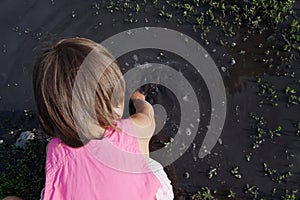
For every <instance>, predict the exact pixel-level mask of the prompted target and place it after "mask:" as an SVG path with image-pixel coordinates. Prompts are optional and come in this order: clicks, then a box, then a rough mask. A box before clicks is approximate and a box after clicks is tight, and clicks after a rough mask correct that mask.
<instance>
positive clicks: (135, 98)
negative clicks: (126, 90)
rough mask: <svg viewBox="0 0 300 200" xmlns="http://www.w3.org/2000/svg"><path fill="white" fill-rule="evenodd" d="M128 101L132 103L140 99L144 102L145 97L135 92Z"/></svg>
mask: <svg viewBox="0 0 300 200" xmlns="http://www.w3.org/2000/svg"><path fill="white" fill-rule="evenodd" d="M130 99H131V100H132V101H135V100H137V99H141V100H144V101H145V99H146V97H145V95H143V94H142V93H140V92H139V91H135V92H134V93H133V94H132V95H131V97H130Z"/></svg>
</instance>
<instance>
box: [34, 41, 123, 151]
mask: <svg viewBox="0 0 300 200" xmlns="http://www.w3.org/2000/svg"><path fill="white" fill-rule="evenodd" d="M86 58H87V59H86ZM99 75H100V76H99ZM95 84H96V85H95ZM33 88H34V95H35V100H36V104H37V108H38V114H39V121H40V124H41V128H42V130H43V131H44V132H45V133H46V134H48V135H50V136H55V137H59V138H60V139H61V140H62V141H63V142H64V143H66V144H67V145H69V146H72V147H80V146H82V145H83V144H84V143H85V142H87V141H88V140H89V139H92V138H95V137H94V136H93V135H91V134H90V133H89V131H88V130H86V131H85V130H84V128H82V127H81V128H79V127H78V125H77V121H78V120H79V118H83V119H81V120H82V121H84V120H86V121H89V122H90V121H92V122H93V123H94V122H95V123H94V124H97V123H99V124H100V126H101V127H102V128H106V127H107V126H112V127H115V126H114V120H116V119H117V118H119V117H120V112H119V113H117V111H116V110H117V108H118V107H121V109H122V108H123V102H124V90H125V84H124V80H123V77H122V73H121V71H120V68H119V65H118V63H117V61H116V60H115V58H114V57H113V56H112V55H111V54H110V53H109V52H108V51H107V50H106V49H105V48H104V47H103V46H101V45H100V44H98V43H96V42H93V41H91V40H88V39H84V38H70V39H64V40H61V41H59V42H58V43H57V44H55V45H54V46H53V47H51V48H50V49H48V50H46V51H45V52H44V53H43V54H42V56H41V57H40V58H39V59H38V61H37V62H36V64H35V67H34V71H33ZM74 88H75V89H74ZM93 88H94V89H93ZM92 107H93V108H92ZM74 108H76V109H75V111H74ZM119 110H120V109H119ZM74 112H76V113H74ZM81 112H82V113H84V114H82V113H81ZM81 114H82V115H81ZM78 116H79V117H78ZM76 125H77V126H76ZM79 132H81V133H80V134H79Z"/></svg>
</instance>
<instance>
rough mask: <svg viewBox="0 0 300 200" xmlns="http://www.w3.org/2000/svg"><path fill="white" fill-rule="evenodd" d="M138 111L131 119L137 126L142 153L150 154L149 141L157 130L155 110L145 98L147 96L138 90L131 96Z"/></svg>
mask: <svg viewBox="0 0 300 200" xmlns="http://www.w3.org/2000/svg"><path fill="white" fill-rule="evenodd" d="M131 100H132V101H133V104H134V107H135V110H136V113H135V114H133V115H132V116H131V117H130V119H131V120H132V122H133V124H134V128H135V134H136V136H137V137H138V141H139V145H140V149H141V151H142V153H145V154H149V141H150V139H151V137H152V135H153V133H154V130H155V120H154V110H153V107H152V105H151V104H150V103H148V102H147V101H146V100H145V96H144V95H143V94H141V93H140V92H138V91H136V92H134V93H133V95H132V96H131Z"/></svg>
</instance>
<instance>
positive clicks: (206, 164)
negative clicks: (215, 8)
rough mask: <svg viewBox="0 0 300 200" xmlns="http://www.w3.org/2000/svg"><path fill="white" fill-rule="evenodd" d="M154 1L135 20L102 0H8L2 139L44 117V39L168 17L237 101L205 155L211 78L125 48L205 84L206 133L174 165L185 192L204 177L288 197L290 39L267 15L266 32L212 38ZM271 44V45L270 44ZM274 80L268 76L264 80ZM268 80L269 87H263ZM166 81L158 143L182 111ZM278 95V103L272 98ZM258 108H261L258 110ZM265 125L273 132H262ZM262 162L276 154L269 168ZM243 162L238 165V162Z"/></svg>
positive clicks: (299, 138) (207, 182) (178, 62)
mask: <svg viewBox="0 0 300 200" xmlns="http://www.w3.org/2000/svg"><path fill="white" fill-rule="evenodd" d="M145 8H146V12H141V13H140V14H138V15H134V17H133V19H134V20H135V19H137V20H138V21H137V22H136V23H127V22H124V18H127V17H128V13H123V12H117V11H114V12H112V13H110V12H109V11H108V10H107V9H102V8H99V9H98V8H97V6H95V4H94V1H72V2H71V1H50V0H49V1H33V0H27V1H21V0H17V1H13V2H12V1H8V0H4V1H2V6H1V8H0V9H1V12H0V13H1V14H0V15H1V18H0V19H1V29H0V30H1V36H2V37H1V38H0V48H2V49H1V52H0V64H1V68H0V125H1V129H0V139H1V140H3V143H14V141H15V140H16V139H17V138H18V136H19V134H20V133H21V131H23V130H32V129H34V128H37V127H38V124H37V120H36V117H35V115H34V113H35V104H34V99H33V92H32V86H31V84H32V83H31V71H32V68H33V64H34V62H35V59H36V57H37V55H38V53H39V52H40V51H41V50H42V49H43V48H44V47H45V46H47V45H49V44H52V43H53V42H56V41H58V40H59V39H61V38H67V37H76V36H79V37H86V38H90V39H93V40H95V41H97V42H101V41H103V40H105V39H107V38H108V37H110V36H112V35H114V34H116V33H119V32H121V31H125V30H128V29H132V28H137V27H144V26H148V27H151V26H158V27H167V28H170V29H174V30H177V31H180V32H182V33H184V34H186V35H188V36H190V37H191V38H193V39H194V40H196V41H197V42H199V43H200V44H201V45H202V46H203V47H204V48H205V49H206V50H207V51H208V52H209V54H210V55H211V56H212V58H213V59H214V61H215V63H216V65H217V66H218V68H219V70H220V73H221V75H222V77H223V80H224V84H225V87H226V94H227V110H228V111H227V117H226V121H225V125H224V129H223V131H222V135H221V137H220V139H219V140H218V143H217V144H216V146H215V147H214V148H213V150H212V151H211V152H210V154H209V155H208V156H206V157H205V158H203V159H200V158H199V157H198V152H199V150H200V146H201V144H202V141H203V139H204V136H205V133H206V131H207V126H208V124H209V120H210V117H209V116H210V114H211V108H210V107H211V101H210V98H209V94H208V89H207V87H206V85H205V82H204V81H203V79H202V78H201V76H199V74H198V73H195V70H194V68H193V66H191V64H190V63H188V62H187V61H186V60H184V59H183V58H181V57H179V56H177V55H175V54H172V53H170V52H167V51H161V50H154V49H144V50H136V51H133V52H129V53H127V54H126V55H123V56H122V57H120V58H119V61H120V64H121V66H122V70H123V72H126V71H128V70H130V69H131V68H133V67H135V66H137V65H139V64H144V63H145V62H149V63H150V62H154V63H161V64H165V65H168V66H170V67H172V68H174V69H175V70H177V71H178V72H181V73H182V75H183V76H184V77H185V78H186V79H187V80H188V81H189V83H190V84H191V86H192V87H193V88H194V90H196V91H198V92H197V98H198V101H199V106H200V110H201V116H200V124H199V129H198V134H197V136H196V138H195V139H194V141H193V144H192V145H191V146H190V147H189V148H188V150H187V151H186V153H185V154H183V155H182V156H181V157H180V158H179V159H178V160H176V161H175V162H174V163H173V164H172V165H171V166H169V167H167V168H166V170H167V172H168V175H169V177H170V178H171V179H172V181H173V184H174V187H175V188H176V196H177V198H178V199H184V197H183V196H187V194H192V193H196V192H197V191H199V190H200V188H201V187H204V186H207V187H209V188H211V189H217V190H218V191H219V194H225V193H226V192H228V190H232V191H234V192H235V193H236V194H237V196H238V197H240V198H241V199H252V198H254V197H253V195H251V194H249V193H248V194H247V193H245V188H247V184H249V185H250V186H257V187H258V188H259V190H258V191H259V194H258V197H264V198H265V199H279V198H280V196H281V195H282V194H283V193H284V190H285V189H289V190H291V189H299V188H300V171H299V169H300V146H299V145H300V135H297V131H298V132H300V131H299V129H300V127H299V128H297V126H296V124H297V123H299V122H300V116H299V113H300V107H299V104H298V105H293V104H290V103H288V95H287V94H286V92H285V89H286V88H287V87H288V86H290V87H292V88H294V89H295V90H296V91H297V92H298V93H297V94H298V95H299V92H300V83H299V79H300V75H299V74H300V71H299V69H300V68H299V64H298V63H299V57H298V58H297V59H296V60H294V61H293V62H292V63H291V67H290V68H289V67H286V66H285V65H282V64H281V62H280V56H278V55H277V54H276V48H278V47H280V46H281V45H282V44H283V43H282V41H281V40H282V39H281V40H280V39H277V38H276V40H275V41H273V39H272V37H271V38H270V36H271V35H272V34H273V33H274V31H272V30H270V29H268V26H267V25H266V27H267V28H266V30H264V31H262V33H261V34H259V33H258V32H253V33H249V32H248V31H249V30H248V29H247V28H244V29H241V30H240V31H239V32H237V34H236V36H234V37H233V38H230V39H228V42H229V43H228V45H225V46H222V45H220V44H219V40H218V38H221V36H220V35H221V34H220V32H219V31H218V30H216V31H215V32H212V33H211V34H210V35H209V36H208V39H207V40H208V41H209V44H207V43H206V42H205V41H204V40H202V39H200V37H199V34H198V33H195V32H193V30H192V28H191V25H189V24H186V23H184V24H179V23H178V22H177V21H176V20H175V19H173V20H172V21H171V22H168V21H166V20H165V19H163V18H161V17H159V16H158V11H157V10H156V9H155V8H154V7H153V6H152V5H150V4H147V5H146V7H145ZM299 8H300V3H299V1H297V2H296V3H295V11H296V13H297V14H298V16H299V13H300V12H299ZM216 38H217V39H216ZM267 38H269V40H268V39H267ZM145 39H147V38H145ZM283 42H284V41H283ZM272 46H274V49H273V47H272ZM269 50H271V51H270V53H268V52H267V51H269ZM266 52H267V53H266ZM162 53H163V54H162ZM280 55H281V54H280ZM270 59H273V61H274V62H272V63H273V65H276V66H279V67H278V70H274V68H268V64H269V63H268V61H266V60H270ZM276 72H277V73H276ZM285 72H286V74H284V73H285ZM292 72H295V75H293V73H292ZM137 79H138V77H137ZM297 81H298V82H297ZM265 82H266V83H268V86H265V85H266V84H263V83H265ZM270 85H273V86H272V87H271V86H270ZM264 87H266V88H265V90H266V92H264V93H263V94H261V95H258V93H259V92H261V91H262V90H263V89H264ZM157 88H158V90H157V92H156V93H154V94H150V95H149V97H148V99H149V100H151V101H152V103H158V104H161V105H163V106H164V108H165V110H166V115H167V120H166V122H165V126H164V128H163V129H162V131H161V132H160V133H159V134H158V136H155V137H154V138H153V140H152V145H151V149H152V150H154V149H157V148H160V147H162V146H163V144H164V142H168V141H169V140H170V137H174V136H175V134H176V132H177V129H178V126H179V121H180V109H179V107H178V106H179V105H178V100H177V99H176V97H175V96H174V94H173V93H172V91H170V90H169V89H168V88H166V87H163V86H162V85H160V84H159V83H158V85H157ZM269 88H273V90H276V92H277V93H276V94H278V99H279V100H274V101H271V100H270V98H271V96H272V95H270V94H269V93H268V92H270V90H269ZM273 90H272V91H273ZM261 93H262V92H261ZM266 97H267V99H266ZM261 101H263V102H261ZM274 102H275V103H278V106H274V105H273V106H272V103H274ZM24 110H25V111H24ZM26 110H31V111H32V114H33V116H32V117H28V112H27V111H26ZM30 113H31V112H30ZM250 113H252V114H250ZM253 115H255V116H257V118H256V119H253V118H255V117H251V116H253ZM259 117H263V119H258V118H259ZM279 126H280V127H281V129H282V130H280V131H278V132H280V134H281V136H276V134H275V135H274V136H273V138H271V137H270V134H269V133H270V130H273V132H276V131H275V129H278V127H279ZM258 128H260V129H263V130H265V131H266V132H267V133H268V134H265V135H263V136H262V137H259V138H256V137H255V136H257V134H258V133H257V130H258ZM37 137H38V138H39V136H37ZM187 137H188V136H187ZM260 140H263V141H261V144H259V145H258V146H259V147H258V146H256V145H255V144H254V146H255V148H253V143H255V141H258V143H259V141H260ZM263 163H266V164H267V168H266V167H264V165H263ZM235 167H238V169H236V170H233V171H232V169H234V168H235ZM268 169H276V170H277V172H276V173H273V174H268ZM2 170H4V169H2ZM214 171H216V172H217V174H214ZM234 171H235V172H234ZM209 172H211V174H212V175H211V177H209ZM288 172H291V173H292V176H289V177H287V178H283V180H281V181H280V183H278V182H279V179H278V177H280V176H281V175H284V174H288ZM266 174H267V175H266ZM272 178H273V179H274V180H272ZM274 188H276V192H274ZM297 197H299V194H298V195H297ZM185 198H186V199H189V197H185Z"/></svg>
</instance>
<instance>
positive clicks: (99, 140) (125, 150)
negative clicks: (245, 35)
mask: <svg viewBox="0 0 300 200" xmlns="http://www.w3.org/2000/svg"><path fill="white" fill-rule="evenodd" d="M120 48H121V47H120ZM87 56H88V61H86V60H85V58H86V57H87ZM82 65H84V66H82ZM82 69H85V70H82ZM83 72H84V73H83ZM99 74H101V75H100V77H99V76H98V75H99ZM78 76H81V79H78ZM78 80H80V81H78ZM95 82H96V83H97V84H96V88H95V91H93V92H91V90H90V88H93V83H95ZM33 87H34V95H35V100H36V105H37V108H38V117H39V122H40V125H41V128H42V130H43V131H44V132H45V133H46V134H47V135H49V136H52V137H53V138H52V139H51V141H50V142H49V144H48V146H47V158H46V182H45V188H44V190H43V192H42V199H45V200H48V199H54V200H64V199H66V200H77V199H78V200H82V199H87V200H101V199H103V200H120V199H122V200H127V199H128V200H155V199H156V200H169V199H173V198H174V196H173V191H172V186H171V184H170V181H169V179H168V178H167V176H166V174H165V172H164V171H163V168H162V166H161V165H160V164H159V163H157V162H156V161H154V160H152V159H150V158H149V148H148V145H149V140H150V137H151V136H152V134H153V132H154V129H155V123H154V113H153V108H152V106H151V104H149V103H148V102H147V101H145V96H144V95H142V94H141V93H139V92H134V93H133V95H132V96H131V100H132V101H133V104H134V106H135V109H136V113H135V114H134V115H132V116H130V118H128V119H121V117H122V114H123V108H124V94H125V83H124V80H123V76H122V73H121V71H120V69H119V65H118V63H117V61H116V60H115V58H114V57H113V56H112V55H111V54H110V53H109V52H108V51H107V50H106V49H105V48H104V47H103V46H101V45H100V44H98V43H96V42H93V41H91V40H88V39H84V38H70V39H64V40H61V41H59V42H58V43H57V44H56V45H54V46H53V47H52V48H50V49H49V50H47V51H45V52H44V53H43V55H42V56H41V57H40V58H39V60H38V61H37V63H36V65H35V67H34V72H33Z"/></svg>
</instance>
